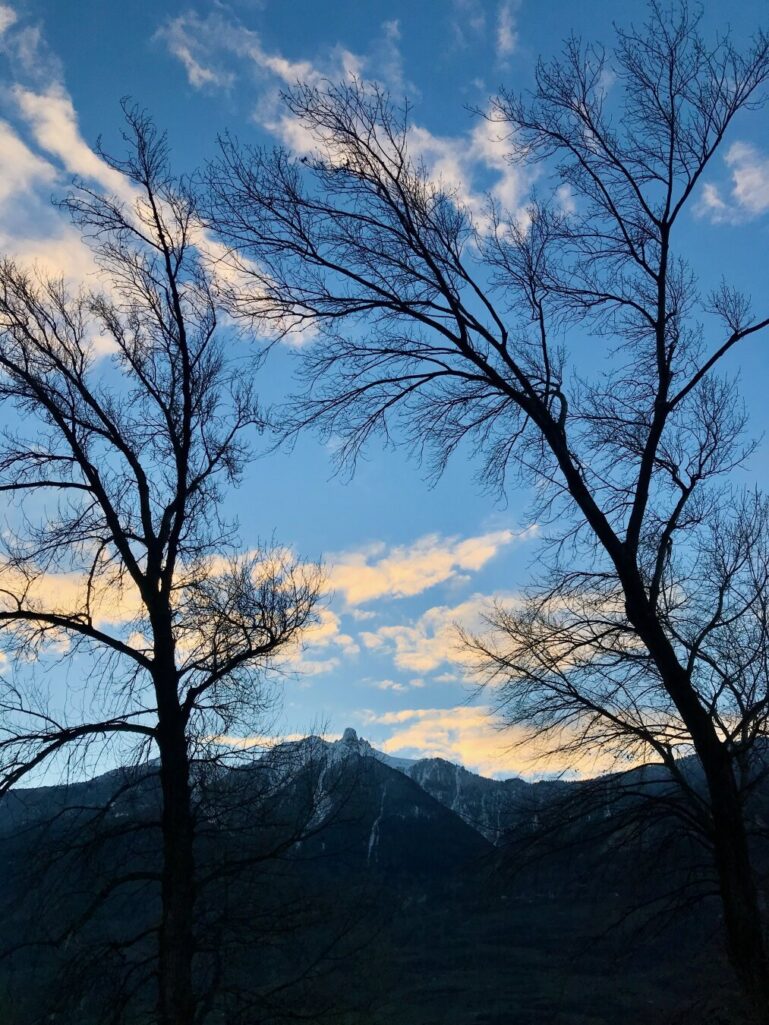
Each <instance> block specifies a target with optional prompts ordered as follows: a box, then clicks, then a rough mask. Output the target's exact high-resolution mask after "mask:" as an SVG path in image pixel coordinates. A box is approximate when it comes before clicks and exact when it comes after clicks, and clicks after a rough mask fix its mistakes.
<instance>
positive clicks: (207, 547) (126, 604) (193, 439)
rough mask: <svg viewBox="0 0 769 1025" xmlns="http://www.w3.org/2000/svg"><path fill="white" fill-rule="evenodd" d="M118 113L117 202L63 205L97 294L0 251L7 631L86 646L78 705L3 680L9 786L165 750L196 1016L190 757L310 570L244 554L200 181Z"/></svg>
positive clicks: (229, 387) (247, 690) (176, 982)
mask: <svg viewBox="0 0 769 1025" xmlns="http://www.w3.org/2000/svg"><path fill="white" fill-rule="evenodd" d="M125 114H126V120H127V128H128V130H127V134H126V141H127V143H128V146H129V156H128V157H127V159H126V160H117V159H113V158H110V157H108V156H105V157H104V159H106V160H107V162H108V163H109V165H110V167H112V168H113V169H114V170H115V171H117V172H119V173H120V174H121V175H122V176H123V178H124V180H125V182H126V190H127V193H128V195H127V197H124V199H123V200H122V201H121V200H120V199H118V198H116V197H112V196H107V195H103V194H101V193H100V192H97V191H94V190H93V189H92V188H90V187H89V186H88V185H87V184H85V183H80V184H78V185H77V187H76V188H75V190H74V191H73V193H72V194H71V195H70V196H69V198H68V199H67V200H66V204H65V205H66V206H67V207H68V209H69V211H70V212H71V214H72V216H73V218H74V220H75V222H76V223H77V224H78V225H79V226H80V227H81V229H82V230H83V232H84V234H85V236H86V238H87V239H88V241H89V242H90V244H91V246H92V248H93V250H94V252H95V254H96V257H97V259H98V261H99V263H100V264H101V267H102V269H103V271H104V280H105V283H106V288H107V290H106V291H96V290H88V291H84V292H81V293H80V294H78V295H70V294H69V293H68V291H67V290H66V288H65V286H64V285H63V284H62V283H61V282H57V281H39V280H37V279H36V278H35V276H34V275H32V274H29V273H27V272H25V271H24V270H21V269H19V268H18V267H17V266H16V265H14V264H13V263H12V262H10V261H5V262H4V263H3V264H2V265H1V266H0V371H1V380H0V397H2V400H3V401H4V403H5V404H6V406H7V407H8V406H10V407H13V408H15V410H16V411H17V414H18V427H17V428H16V429H6V431H5V432H4V435H3V439H2V446H1V447H0V479H1V483H0V487H1V488H2V490H3V491H4V492H6V493H8V494H10V495H12V496H15V497H18V498H19V499H20V502H21V514H22V515H21V516H20V517H19V518H18V521H17V523H16V524H15V531H14V532H10V533H8V532H7V533H6V534H4V538H3V544H4V548H5V552H4V558H3V564H2V579H1V580H0V598H1V599H2V601H1V604H0V628H1V629H0V638H1V639H2V642H3V645H4V649H5V651H6V653H7V654H8V655H9V656H12V657H13V658H14V659H15V664H16V665H18V666H23V665H24V664H26V662H28V661H29V660H30V659H34V658H36V657H37V656H38V655H40V654H44V653H45V652H46V651H49V650H50V646H51V645H52V644H53V645H56V644H60V643H61V642H62V638H64V639H65V640H66V643H67V644H69V645H70V649H69V653H68V655H67V657H68V658H70V659H71V658H75V657H77V656H79V655H88V656H89V657H90V659H91V661H90V669H89V670H88V674H87V677H86V687H85V700H84V701H83V702H82V705H83V708H82V709H78V710H73V708H72V705H73V702H72V701H67V702H61V701H56V700H54V698H53V697H52V698H50V700H49V699H48V698H47V697H46V696H45V695H43V696H41V694H40V687H39V686H37V685H31V684H30V685H28V686H27V685H25V683H24V677H23V676H22V675H19V677H18V678H17V679H15V680H13V679H12V680H11V682H10V683H8V685H7V687H6V689H5V692H4V695H3V712H4V717H3V723H2V730H3V737H2V739H1V740H0V752H1V753H2V758H3V784H2V785H3V788H4V789H7V788H9V787H10V786H12V785H13V784H15V783H17V782H18V781H20V780H22V779H24V778H26V777H28V776H29V774H30V772H32V770H34V769H36V768H37V767H38V766H40V765H41V764H43V763H44V762H46V760H48V759H51V758H53V757H54V756H55V755H57V753H60V752H63V753H64V754H65V756H66V757H69V758H72V757H74V752H75V750H79V751H80V752H81V754H82V752H83V745H88V744H89V743H90V742H93V741H94V739H97V738H98V739H106V740H108V741H109V740H111V741H114V740H115V739H119V738H130V739H133V740H134V741H136V742H137V743H138V744H140V745H142V746H143V747H144V749H145V750H147V749H148V750H154V751H155V752H156V753H157V756H158V759H159V780H160V808H161V832H162V859H161V863H160V866H159V869H158V872H157V873H155V874H151V875H152V881H153V882H154V881H157V882H158V883H159V887H160V915H159V924H158V927H157V949H156V956H155V963H156V970H157V979H158V996H157V1012H156V1014H157V1017H156V1020H157V1021H158V1022H159V1023H162V1025H189V1023H190V1022H191V1021H192V1020H193V1016H194V1012H195V1006H196V985H195V979H194V978H193V968H192V965H193V956H194V950H195V939H194V919H195V906H196V897H197V883H196V869H195V863H194V845H193V844H194V818H193V802H192V796H191V790H192V782H191V776H190V765H191V761H192V759H193V757H195V756H196V755H200V753H201V751H204V750H205V749H206V747H207V746H210V745H211V744H212V743H215V738H216V737H218V736H220V735H222V734H226V733H227V732H228V731H232V730H237V728H238V725H239V724H243V723H244V722H248V721H249V720H250V719H252V718H253V715H254V713H255V712H257V713H258V710H259V708H260V707H262V706H263V704H264V700H265V692H264V673H265V671H266V669H267V668H268V665H269V660H270V658H272V657H273V656H274V655H275V654H276V653H278V652H279V651H280V650H281V649H282V650H284V651H285V650H290V647H289V646H290V645H291V644H293V643H296V642H297V640H298V637H299V635H300V633H301V630H302V628H303V627H304V626H305V625H306V624H308V622H310V620H311V618H312V615H313V607H314V605H315V602H316V597H317V594H318V587H319V577H318V572H317V569H316V568H313V567H312V566H303V565H302V564H300V563H298V562H296V560H295V559H294V558H293V557H292V556H291V555H290V554H289V553H287V552H286V551H284V550H281V549H280V548H277V547H273V548H265V549H263V550H260V551H256V552H251V553H240V552H238V551H237V548H236V546H235V535H234V530H233V528H232V527H231V526H230V525H229V524H228V523H227V522H226V521H225V520H224V519H223V518H222V516H221V509H222V504H223V501H224V497H225V495H226V493H227V489H228V488H231V487H234V486H235V485H236V484H237V483H238V481H239V479H240V476H241V473H242V470H243V467H244V465H245V464H246V462H247V460H248V458H249V434H250V433H251V432H253V431H254V430H255V429H259V428H260V427H262V426H263V425H264V417H263V415H262V414H261V412H260V410H259V407H258V404H257V401H256V397H255V392H254V382H253V376H254V374H253V372H254V369H255V361H254V360H253V359H245V360H244V359H243V357H242V355H240V354H234V353H233V351H232V347H228V346H227V345H226V343H225V339H224V337H223V335H222V331H221V328H220V327H219V325H218V319H217V299H216V294H215V289H214V287H213V284H212V280H211V277H210V275H209V273H208V272H207V269H206V266H205V262H204V260H203V259H202V258H201V253H200V249H201V241H202V236H201V233H200V227H199V222H198V219H197V213H196V202H195V197H194V195H193V192H192V190H191V189H190V187H189V186H188V184H187V183H185V182H184V181H183V180H180V179H178V178H176V177H174V176H173V175H172V173H171V171H170V170H169V166H168V156H167V147H166V141H165V138H164V136H163V135H161V134H159V133H158V132H157V130H156V129H155V127H154V126H153V124H152V122H151V120H150V119H149V118H148V117H147V115H145V114H144V113H143V112H141V111H140V110H137V109H134V108H130V107H125ZM105 340H106V341H107V342H108V343H109V348H110V353H111V354H110V357H109V359H108V360H107V359H105V360H99V359H98V358H97V352H96V347H97V344H103V343H104V341H105ZM51 495H53V496H54V502H55V506H54V507H53V508H51V507H50V505H49V502H50V496H51ZM40 496H46V498H45V500H41V498H40ZM62 582H64V583H65V584H68V585H70V590H69V592H67V591H66V588H65V590H64V591H62V589H61V586H60V585H61V584H62ZM94 709H95V710H96V713H97V714H96V715H95V716H94ZM90 716H94V717H93V718H91V717H90ZM212 738H213V739H212ZM128 875H129V878H127V879H125V880H122V882H124V883H125V884H126V885H129V886H130V885H134V886H135V885H136V884H137V883H138V882H141V880H140V879H136V878H132V877H131V874H130V873H128ZM120 882H121V880H112V881H110V882H109V884H108V885H109V886H110V887H112V888H114V886H117V885H119V884H120Z"/></svg>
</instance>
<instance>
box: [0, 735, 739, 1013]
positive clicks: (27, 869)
mask: <svg viewBox="0 0 769 1025" xmlns="http://www.w3.org/2000/svg"><path fill="white" fill-rule="evenodd" d="M686 771H687V772H689V773H690V776H691V778H692V780H693V784H694V785H697V769H696V765H694V763H692V765H691V766H690V767H689V768H687V770H686ZM195 786H196V792H197V794H198V796H199V807H200V822H199V826H200V829H199V832H200V840H199V850H198V855H197V857H198V861H199V864H200V866H201V867H202V868H201V870H202V871H203V872H204V874H206V873H208V874H209V875H210V876H211V878H212V879H215V880H218V878H219V877H218V875H217V873H218V872H219V871H220V869H221V870H222V878H226V880H227V882H226V886H225V884H224V883H221V882H220V881H216V882H215V883H214V885H213V888H212V890H211V891H210V894H209V892H208V891H205V892H203V893H202V894H201V897H200V914H201V916H202V917H203V918H204V919H205V921H206V926H205V929H206V935H211V936H213V935H214V934H215V932H216V930H217V929H218V930H222V929H224V930H225V931H224V932H223V933H221V935H222V936H224V935H226V936H227V937H229V936H230V933H229V932H227V930H230V931H232V930H233V929H234V928H235V925H236V924H238V928H239V929H240V932H238V934H237V943H235V941H234V940H233V941H232V944H233V949H236V950H237V955H232V956H231V963H230V965H229V966H228V967H229V969H230V971H231V973H232V979H234V980H235V981H236V982H238V984H240V983H241V982H243V980H247V981H248V984H249V985H252V986H253V987H255V988H256V989H258V990H259V992H260V993H261V992H264V993H267V992H271V993H273V992H274V993H279V994H280V999H278V997H275V998H274V1000H273V1002H272V1003H270V1004H269V1007H270V1010H269V1013H268V1011H267V1010H265V1009H264V1008H263V1010H262V1011H261V1013H260V1017H259V1018H258V1019H256V1018H254V1019H248V1018H243V1019H242V1020H243V1021H244V1022H250V1021H252V1020H253V1021H254V1022H256V1021H257V1020H258V1021H259V1023H260V1025H268V1023H269V1025H272V1023H273V1022H275V1023H277V1022H282V1021H287V1020H290V1019H292V1018H295V1017H296V1016H297V1015H300V1014H306V1013H308V1008H312V1009H313V1012H315V1011H317V1012H318V1015H320V1010H319V1009H320V1008H325V1009H326V1013H327V1015H328V1016H330V1018H329V1019H328V1020H333V1021H334V1022H335V1023H337V1022H338V1023H342V1022H344V1023H345V1025H348V1023H349V1025H438V1023H440V1025H503V1023H504V1025H528V1023H537V1022H542V1023H545V1022H548V1023H553V1025H614V1023H620V1022H622V1023H623V1025H624V1023H627V1025H642V1023H644V1025H645V1023H647V1022H648V1023H651V1022H655V1023H657V1022H665V1021H669V1022H673V1021H676V1022H678V1023H683V1022H692V1023H694V1022H698V1023H699V1022H703V1023H704V1022H706V1021H713V1022H716V1021H724V1022H727V1021H728V1022H732V1021H735V1022H736V1021H738V1017H737V1016H736V1011H734V1008H733V1006H732V1005H733V1004H734V994H733V992H732V990H731V988H730V985H729V976H728V973H727V972H726V970H725V968H724V962H723V956H722V953H721V951H720V946H719V940H718V936H719V932H718V921H717V915H718V908H717V904H716V903H715V902H714V901H713V899H712V897H711V898H705V899H704V901H701V902H698V903H697V904H693V905H692V906H691V907H689V908H688V909H687V910H685V911H682V910H680V909H679V910H678V911H677V912H676V913H675V914H674V915H670V916H667V917H666V918H660V919H657V918H655V917H652V916H649V915H646V913H645V910H644V909H649V908H650V909H654V911H655V915H656V912H657V910H659V908H660V906H662V905H665V903H666V899H667V895H668V891H671V892H673V891H675V890H676V887H678V886H679V884H680V883H681V880H682V878H683V876H684V875H685V876H686V880H687V885H690V884H691V882H692V880H693V879H694V880H695V881H697V874H698V872H701V875H702V878H701V880H700V882H701V884H702V887H703V888H706V887H707V885H708V876H707V863H706V862H702V864H700V863H698V862H697V854H696V850H694V848H693V847H692V845H691V843H690V841H689V840H687V838H686V837H681V836H679V834H678V833H677V832H676V829H675V828H674V817H670V816H669V817H665V816H664V815H660V813H659V807H660V805H659V804H656V805H655V804H653V803H652V802H649V801H648V797H649V795H650V794H653V795H656V796H660V795H661V796H664V797H665V799H666V805H667V806H670V803H671V802H672V801H674V800H675V796H674V795H675V791H674V788H673V785H672V783H671V781H670V778H669V776H668V774H667V773H666V771H665V770H664V769H662V767H660V766H645V767H643V768H640V769H633V770H631V771H630V772H626V773H617V774H614V775H612V776H609V777H603V778H601V779H600V780H598V781H583V782H565V781H562V780H551V781H542V782H536V783H530V782H527V781H525V780H522V779H517V778H513V779H506V780H495V779H489V778H486V777H483V776H479V775H477V774H475V773H473V772H470V771H468V770H467V769H465V768H464V767H462V766H460V765H455V764H453V763H451V762H448V761H445V760H444V759H441V758H425V759H419V760H410V759H405V758H394V757H392V756H390V755H388V754H385V753H383V752H381V751H377V750H376V749H375V748H373V747H372V746H371V745H370V744H369V743H368V741H366V740H364V739H362V738H360V737H358V735H357V734H356V732H355V731H354V730H353V729H347V730H345V731H344V733H343V735H342V736H341V738H340V739H339V740H336V741H329V740H325V739H322V738H319V737H307V738H304V739H303V740H300V741H296V742H291V743H285V744H280V745H278V746H276V747H275V748H273V749H272V750H270V751H269V752H268V753H267V754H265V755H264V756H263V757H262V758H260V759H258V760H254V761H251V762H248V763H245V762H244V763H241V764H239V765H236V766H232V767H230V768H223V767H222V766H220V765H210V764H207V763H200V764H198V765H196V766H195ZM157 796H158V795H157V778H156V766H153V765H151V764H150V765H144V766H140V767H138V768H136V767H134V768H130V769H129V768H126V769H119V770H115V771H113V772H111V773H107V774H105V775H102V776H99V777H97V778H95V779H93V780H90V781H88V782H83V783H77V784H71V785H69V786H57V787H42V788H30V789H19V790H16V791H12V792H11V793H9V794H7V795H6V796H5V797H4V798H3V799H2V800H0V854H2V856H3V860H4V864H5V866H6V871H5V873H4V875H3V877H2V878H1V879H0V901H2V903H3V905H4V908H5V918H4V920H5V922H6V934H7V936H10V937H11V939H12V942H11V943H10V944H9V950H10V953H9V955H8V956H7V957H6V958H4V959H3V960H2V961H0V1021H3V1025H5V1022H6V1019H7V1023H8V1025H33V1023H36V1022H38V1021H42V1020H43V1017H42V1016H41V1015H42V1010H41V1009H42V1008H43V1007H44V1006H45V1001H44V1000H43V999H42V997H41V994H42V992H43V991H45V989H46V988H47V989H48V991H49V992H53V990H54V987H55V986H58V987H59V990H57V992H59V993H60V994H61V995H60V996H58V997H57V998H56V999H57V1001H58V1002H57V1003H56V1008H57V1011H56V1015H58V1016H55V1017H53V1018H50V1017H49V1018H47V1019H46V1020H50V1021H56V1022H57V1023H59V1022H61V1023H65V1022H67V1023H68V1022H70V1021H72V1022H74V1021H77V1022H78V1023H79V1025H86V1023H87V1025H91V1022H93V1023H94V1025H95V1023H96V1022H101V1021H102V1020H104V1019H103V1018H102V1017H100V1015H103V1012H100V1011H97V1010H96V1006H97V1004H96V1001H97V996H98V994H99V987H100V986H103V987H104V992H105V994H107V993H108V988H107V986H108V980H109V977H110V976H109V971H108V970H107V967H108V962H107V961H105V959H104V954H103V951H104V950H105V949H107V948H109V949H113V950H114V949H118V948H119V946H120V941H121V937H122V938H123V940H125V937H127V936H128V935H129V933H131V930H134V931H136V932H137V933H138V934H142V932H143V931H144V930H146V929H147V928H148V924H151V921H152V916H153V915H154V914H156V908H157V896H156V894H155V893H154V891H153V890H152V888H151V887H150V886H148V885H147V884H143V885H139V884H138V883H131V884H129V885H128V887H127V888H125V889H124V890H123V891H120V892H119V893H117V894H115V895H112V894H111V893H110V900H109V902H108V903H106V904H105V906H104V907H103V908H102V907H99V909H98V910H97V911H96V912H94V914H93V915H92V916H90V917H89V918H88V919H87V927H86V928H85V929H84V930H81V932H84V934H85V938H82V937H80V935H79V934H78V937H77V938H76V939H75V938H73V937H74V933H73V932H72V928H71V926H70V925H69V922H70V921H71V920H72V919H73V917H74V918H75V919H78V920H81V921H86V919H85V916H84V915H83V910H82V909H83V908H84V907H86V908H89V907H90V904H91V902H92V895H93V893H94V892H101V891H102V890H104V889H105V888H106V889H107V890H109V888H110V885H111V880H112V879H114V878H115V876H116V874H117V873H118V868H117V867H116V866H119V871H120V872H123V873H124V874H125V875H126V876H137V877H138V876H141V875H143V874H146V875H148V876H149V875H151V871H149V870H151V869H152V867H153V866H154V865H155V864H156V860H157V834H156V832H153V830H154V828H155V815H156V811H157ZM655 808H656V809H657V810H654V809H655ZM244 855H245V857H244ZM231 864H232V865H236V864H237V865H240V866H245V867H244V868H242V870H239V873H238V874H233V873H231V872H230V871H229V868H228V866H229V865H231ZM682 865H685V866H686V871H685V873H683V872H682V870H681V866H682ZM209 866H214V869H215V871H211V872H208V869H209ZM225 869H226V871H225ZM633 909H636V911H637V912H638V914H636V915H631V916H630V917H629V918H628V917H627V915H628V912H629V911H632V910H633ZM639 923H640V925H642V926H643V927H644V928H640V925H639ZM41 931H42V933H43V934H44V935H43V939H44V941H45V942H46V943H47V944H48V946H45V945H44V946H43V947H41V948H40V949H41V951H43V952H42V953H41V954H40V955H39V957H37V959H34V958H31V956H30V955H28V954H25V955H23V956H22V955H20V954H19V953H18V950H20V949H21V947H20V943H24V944H26V943H31V942H33V941H34V942H37V934H38V933H40V932H41ZM233 935H234V933H233ZM276 936H277V937H278V939H277V940H276ZM62 937H66V938H67V939H66V943H63V942H62V940H61V938H62ZM107 937H109V941H108V942H106V939H107ZM115 937H117V939H116V938H115ZM227 942H228V943H229V942H231V939H230V938H228V940H227ZM265 943H267V944H268V946H267V947H266V948H265V946H264V944H265ZM78 944H80V945H79V946H78ZM65 947H66V948H67V949H64V948H65ZM52 948H53V953H52ZM25 949H27V950H29V949H31V948H25ZM265 949H269V951H270V955H269V957H266V956H265V955H264V950H265ZM92 950H93V951H97V950H98V951H99V953H98V955H93V957H94V963H95V964H96V965H97V966H98V970H97V976H98V982H97V983H94V982H92V981H88V980H89V979H90V978H91V977H90V976H87V973H86V972H85V967H83V966H85V965H87V964H89V963H90V962H89V958H90V957H91V956H92V955H91V954H90V953H89V952H90V951H92ZM300 950H301V951H302V957H304V958H305V959H306V961H307V964H308V965H310V964H312V966H313V967H312V971H310V970H309V969H308V970H307V971H306V972H302V973H298V972H297V967H298V963H299V953H298V952H299V951H300ZM330 951H333V956H330V955H329V952H330ZM318 952H323V953H322V956H321V953H318ZM672 952H675V956H671V953H672ZM73 954H74V955H75V957H76V960H77V961H78V963H79V965H80V966H81V967H83V972H84V979H86V983H85V992H86V994H87V995H86V996H85V997H82V996H81V997H79V998H78V1001H75V1002H68V998H67V993H68V991H69V990H71V989H72V988H73V975H72V969H71V963H72V956H71V955H73ZM316 954H317V956H316ZM327 955H328V956H327ZM121 956H123V957H124V955H121ZM136 956H137V959H138V954H137V955H136ZM121 963H122V962H121ZM109 964H111V962H109ZM123 967H124V965H123ZM110 970H111V969H110ZM31 974H34V977H35V979H36V980H38V984H37V985H36V986H32V985H30V976H31ZM295 976H296V977H297V978H299V977H300V976H301V982H295V983H294V984H293V985H292V987H291V988H289V987H288V986H286V985H284V984H283V982H282V981H281V980H283V979H284V978H289V977H291V978H294V977H295ZM41 979H44V980H47V981H46V983H45V986H44V987H43V988H42V989H41V986H40V984H39V980H41ZM62 979H64V983H63V988H62V982H61V980H62ZM233 985H234V983H233ZM3 999H5V1002H6V1006H9V1007H12V1008H13V1015H12V1016H10V1017H9V1016H8V1015H6V1019H3V1017H2V1009H3V1006H4V1005H3ZM70 1003H71V1006H70ZM92 1006H93V1008H94V1010H92V1011H91V1010H90V1008H91V1007H92ZM267 1006H268V1005H267V1004H265V1005H264V1007H265V1008H266V1007H267ZM89 1014H90V1015H91V1017H89ZM718 1015H721V1017H720V1018H719V1017H718ZM134 1020H136V1021H137V1022H138V1021H143V1020H145V1019H143V1018H140V1017H137V1018H135V1019H134ZM211 1020H212V1021H217V1022H219V1021H222V1022H226V1025H230V1022H236V1021H240V1020H241V1019H238V1018H236V1017H233V1016H232V1015H230V1016H229V1017H221V1018H212V1019H211Z"/></svg>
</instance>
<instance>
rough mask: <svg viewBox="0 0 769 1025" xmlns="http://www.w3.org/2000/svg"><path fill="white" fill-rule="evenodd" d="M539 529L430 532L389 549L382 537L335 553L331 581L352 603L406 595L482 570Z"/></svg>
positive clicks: (331, 565) (330, 575)
mask: <svg viewBox="0 0 769 1025" xmlns="http://www.w3.org/2000/svg"><path fill="white" fill-rule="evenodd" d="M535 535H536V527H529V528H527V529H526V530H522V531H514V530H497V531H491V532H489V533H486V534H479V535H477V536H476V537H469V538H465V539H459V538H456V537H441V536H440V535H438V534H429V535H427V536H426V537H423V538H420V539H419V540H418V541H415V542H414V543H413V544H411V545H407V546H406V545H403V546H397V547H395V548H390V549H389V550H388V549H387V548H386V547H385V545H384V544H383V543H381V542H380V543H377V544H374V545H371V546H369V548H367V549H364V550H363V551H358V552H348V553H341V554H339V555H337V556H332V557H331V558H330V559H329V564H330V565H329V571H328V578H329V585H330V586H331V587H332V588H333V589H334V590H335V591H337V592H339V593H340V594H341V595H343V597H344V599H345V601H346V602H347V604H348V605H360V604H363V603H365V602H370V601H373V600H375V599H377V598H382V597H386V596H390V597H395V598H405V597H409V596H412V595H416V594H421V593H422V592H423V591H426V590H427V589H428V588H430V587H434V586H435V585H436V584H440V583H443V582H445V581H447V580H450V579H452V578H455V577H457V576H458V575H460V574H462V573H467V572H477V571H478V570H480V569H482V568H483V567H484V566H485V565H486V563H487V562H489V560H491V559H493V558H494V557H495V556H496V555H497V554H498V553H499V552H500V551H501V550H502V549H504V548H506V547H507V546H508V545H510V544H512V543H513V542H514V541H521V540H526V539H528V538H530V537H533V536H535Z"/></svg>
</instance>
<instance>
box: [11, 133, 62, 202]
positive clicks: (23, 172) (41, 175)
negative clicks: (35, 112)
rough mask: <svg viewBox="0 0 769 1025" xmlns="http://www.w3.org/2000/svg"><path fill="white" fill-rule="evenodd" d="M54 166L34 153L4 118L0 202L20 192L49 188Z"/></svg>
mask: <svg viewBox="0 0 769 1025" xmlns="http://www.w3.org/2000/svg"><path fill="white" fill-rule="evenodd" d="M55 179H56V168H55V167H53V165H52V164H50V163H49V162H48V161H47V160H44V159H43V158H42V157H41V156H38V155H37V154H36V153H33V152H32V150H31V149H30V148H29V147H28V146H27V145H26V143H24V142H23V141H22V139H21V138H19V136H18V135H17V134H16V132H15V131H14V129H13V128H12V127H11V125H10V124H8V122H7V121H0V205H3V204H5V203H6V202H7V201H8V200H9V199H14V198H15V197H16V196H18V194H19V193H22V194H24V193H27V194H29V193H32V192H34V191H35V189H37V188H39V187H40V186H45V187H47V188H50V186H51V184H52V183H53V182H54V180H55Z"/></svg>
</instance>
